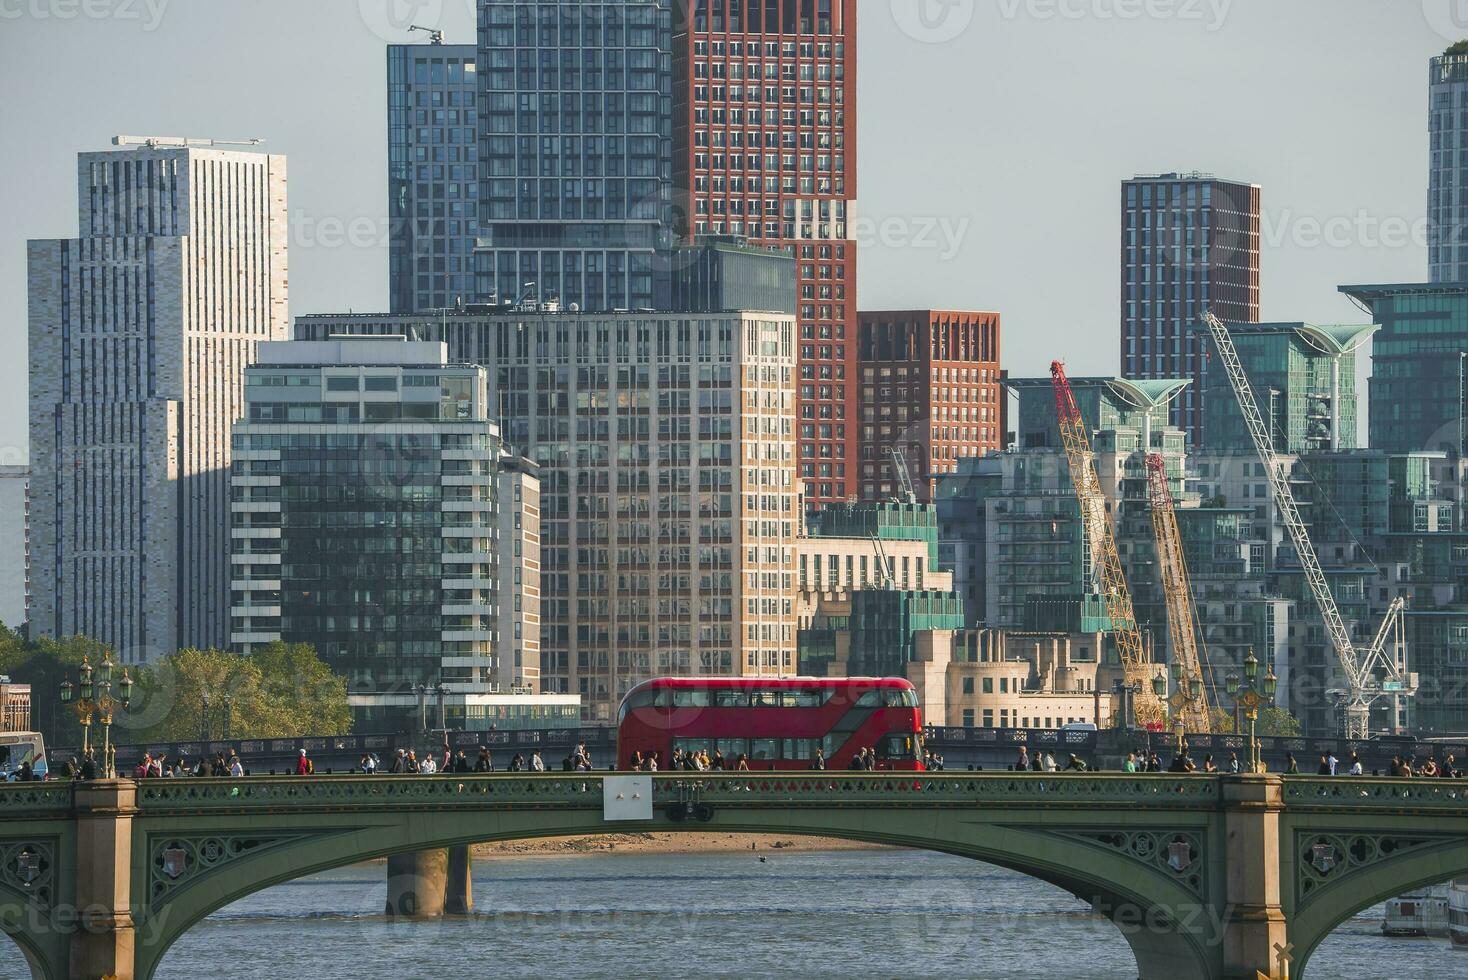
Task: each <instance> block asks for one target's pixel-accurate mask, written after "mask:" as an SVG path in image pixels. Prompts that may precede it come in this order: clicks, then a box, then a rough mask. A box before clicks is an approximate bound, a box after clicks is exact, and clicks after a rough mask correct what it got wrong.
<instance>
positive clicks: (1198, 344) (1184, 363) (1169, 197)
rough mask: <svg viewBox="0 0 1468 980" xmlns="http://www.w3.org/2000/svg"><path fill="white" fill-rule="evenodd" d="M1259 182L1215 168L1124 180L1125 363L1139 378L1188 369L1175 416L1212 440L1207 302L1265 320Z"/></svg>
mask: <svg viewBox="0 0 1468 980" xmlns="http://www.w3.org/2000/svg"><path fill="white" fill-rule="evenodd" d="M1259 197H1260V188H1259V185H1258V184H1242V183H1238V182H1237V181H1229V180H1220V179H1218V178H1215V177H1213V176H1210V175H1208V174H1198V173H1190V174H1176V173H1170V174H1162V175H1160V176H1153V177H1134V178H1132V179H1131V180H1128V181H1123V183H1122V193H1121V370H1122V376H1123V377H1126V378H1133V379H1159V378H1191V379H1192V381H1193V383H1192V386H1191V387H1190V388H1189V389H1188V390H1187V391H1184V392H1183V393H1182V395H1181V396H1180V397H1179V398H1178V399H1177V401H1176V402H1174V403H1173V407H1172V413H1173V414H1172V417H1173V424H1174V425H1177V426H1178V427H1180V428H1182V429H1185V430H1187V431H1188V432H1189V433H1190V434H1191V436H1192V438H1193V444H1194V445H1195V446H1202V445H1204V444H1205V443H1206V438H1207V437H1206V434H1205V433H1204V431H1203V392H1204V388H1205V379H1206V376H1207V374H1208V360H1207V358H1206V357H1205V356H1204V354H1203V351H1204V339H1203V337H1202V336H1201V335H1199V334H1198V333H1196V332H1195V331H1194V329H1193V327H1194V325H1195V324H1197V323H1198V322H1199V321H1200V320H1201V319H1202V318H1203V313H1204V311H1209V310H1211V311H1212V312H1213V313H1214V314H1216V315H1217V316H1219V317H1220V318H1222V319H1224V320H1229V321H1234V322H1240V323H1253V322H1256V321H1257V320H1258V319H1259V217H1260V211H1259V208H1260V204H1259Z"/></svg>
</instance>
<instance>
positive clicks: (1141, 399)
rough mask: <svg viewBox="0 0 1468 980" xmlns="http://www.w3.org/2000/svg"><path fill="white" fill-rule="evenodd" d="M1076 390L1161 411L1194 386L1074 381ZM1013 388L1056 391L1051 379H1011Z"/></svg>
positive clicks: (1175, 381)
mask: <svg viewBox="0 0 1468 980" xmlns="http://www.w3.org/2000/svg"><path fill="white" fill-rule="evenodd" d="M1070 383H1071V387H1073V388H1098V387H1107V388H1110V389H1111V391H1112V393H1113V394H1114V395H1116V396H1117V397H1118V398H1120V399H1121V400H1122V401H1124V402H1126V403H1127V404H1129V405H1133V406H1135V407H1137V408H1157V407H1158V406H1161V405H1166V404H1167V403H1168V402H1170V401H1172V400H1173V399H1174V398H1176V397H1177V394H1178V392H1180V391H1182V390H1183V389H1184V388H1186V387H1188V386H1189V385H1190V384H1192V381H1190V380H1189V379H1187V378H1160V379H1157V380H1152V381H1144V380H1133V379H1130V378H1071V379H1070ZM1005 384H1006V385H1008V386H1009V387H1011V388H1047V389H1048V388H1052V387H1053V386H1054V383H1053V382H1052V381H1051V380H1050V379H1049V378H1011V379H1009V380H1008V381H1006V382H1005Z"/></svg>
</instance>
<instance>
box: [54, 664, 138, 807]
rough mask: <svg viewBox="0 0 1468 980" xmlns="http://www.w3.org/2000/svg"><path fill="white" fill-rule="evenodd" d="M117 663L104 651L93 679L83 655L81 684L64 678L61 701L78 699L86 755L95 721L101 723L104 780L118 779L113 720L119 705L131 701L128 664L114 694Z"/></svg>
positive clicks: (68, 701)
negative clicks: (116, 695)
mask: <svg viewBox="0 0 1468 980" xmlns="http://www.w3.org/2000/svg"><path fill="white" fill-rule="evenodd" d="M115 666H116V665H114V664H113V662H112V654H111V653H104V654H103V657H102V663H101V664H99V665H98V666H97V668H96V672H95V682H94V678H93V669H92V664H91V661H90V660H89V659H88V658H86V657H82V665H81V667H80V668H79V669H78V671H77V675H78V677H77V679H78V680H79V682H80V683H79V684H76V685H73V684H72V683H71V681H70V680H69V679H66V678H63V679H62V681H61V703H62V704H67V705H70V704H72V703H73V701H74V700H75V710H76V716H77V720H78V721H80V722H81V724H82V755H83V756H85V755H86V754H87V753H88V752H90V751H91V749H92V722H93V721H94V720H96V721H98V722H100V723H101V725H102V765H101V772H102V778H103V779H116V778H117V760H116V758H115V754H114V749H113V747H112V722H113V718H114V716H115V712H116V711H117V710H118V709H119V708H120V709H122V710H123V711H126V710H127V709H128V705H129V703H130V702H131V701H132V691H133V679H132V678H131V677H129V676H128V673H127V668H126V667H124V668H123V669H122V679H121V680H120V681H118V682H117V693H118V695H119V696H118V697H116V698H114V697H113V696H112V671H113V670H114V669H115ZM77 694H80V695H81V697H80V698H79V699H77V698H76V695H77Z"/></svg>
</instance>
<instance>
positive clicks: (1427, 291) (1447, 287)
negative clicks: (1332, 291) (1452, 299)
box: [1338, 282, 1468, 300]
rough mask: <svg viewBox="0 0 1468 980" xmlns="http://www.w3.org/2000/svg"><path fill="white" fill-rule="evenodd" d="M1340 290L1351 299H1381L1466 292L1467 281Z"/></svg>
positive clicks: (1373, 286) (1347, 287)
mask: <svg viewBox="0 0 1468 980" xmlns="http://www.w3.org/2000/svg"><path fill="white" fill-rule="evenodd" d="M1338 288H1339V290H1340V292H1342V293H1345V294H1346V295H1347V296H1349V297H1351V298H1352V299H1358V300H1367V299H1383V298H1385V297H1388V296H1420V295H1431V294H1434V293H1437V294H1441V295H1443V296H1461V295H1465V294H1468V282H1405V283H1382V284H1377V285H1368V286H1340V287H1338Z"/></svg>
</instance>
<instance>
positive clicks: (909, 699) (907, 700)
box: [902, 691, 918, 708]
mask: <svg viewBox="0 0 1468 980" xmlns="http://www.w3.org/2000/svg"><path fill="white" fill-rule="evenodd" d="M902 706H903V707H904V708H916V707H917V706H918V699H917V692H916V691H903V692H902Z"/></svg>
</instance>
